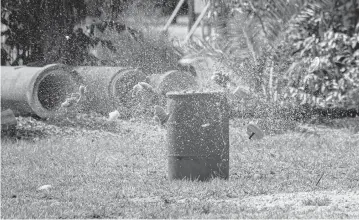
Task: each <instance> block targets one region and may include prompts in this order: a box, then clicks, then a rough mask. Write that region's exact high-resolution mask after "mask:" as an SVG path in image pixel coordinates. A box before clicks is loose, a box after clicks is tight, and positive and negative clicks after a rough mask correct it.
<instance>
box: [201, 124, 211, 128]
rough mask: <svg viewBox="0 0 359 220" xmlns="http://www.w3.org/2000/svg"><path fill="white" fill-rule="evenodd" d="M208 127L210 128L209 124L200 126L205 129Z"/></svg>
mask: <svg viewBox="0 0 359 220" xmlns="http://www.w3.org/2000/svg"><path fill="white" fill-rule="evenodd" d="M208 126H210V124H209V123H207V124H203V125H201V127H202V128H206V127H208Z"/></svg>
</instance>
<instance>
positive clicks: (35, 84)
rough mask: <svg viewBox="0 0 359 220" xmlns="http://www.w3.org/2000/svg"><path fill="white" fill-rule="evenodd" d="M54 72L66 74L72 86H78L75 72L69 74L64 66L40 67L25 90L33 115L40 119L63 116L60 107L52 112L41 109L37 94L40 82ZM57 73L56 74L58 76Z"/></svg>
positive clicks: (68, 70) (41, 105)
mask: <svg viewBox="0 0 359 220" xmlns="http://www.w3.org/2000/svg"><path fill="white" fill-rule="evenodd" d="M54 70H58V71H59V72H61V73H62V74H68V76H67V77H68V78H69V79H72V80H73V82H74V84H78V82H77V79H76V78H75V77H76V75H77V74H76V73H75V72H71V69H70V67H68V66H66V65H64V64H49V65H46V66H44V67H40V68H39V70H38V71H37V73H36V74H35V77H33V78H32V79H31V81H30V83H29V88H28V90H27V91H28V92H27V93H26V96H27V99H28V103H29V105H30V107H31V109H32V110H33V111H34V113H35V114H36V115H37V116H39V117H41V118H50V117H55V116H60V115H63V114H65V113H64V112H61V111H59V109H60V105H58V106H56V107H55V108H54V110H48V109H46V108H45V107H43V104H42V103H41V101H40V100H39V92H38V89H39V86H40V84H41V82H42V81H43V80H44V79H45V78H46V77H48V76H49V75H51V74H52V71H54ZM59 72H57V74H59ZM65 77H66V76H65ZM73 86H75V85H73ZM76 86H77V85H76ZM63 101H65V100H63ZM60 103H61V102H60Z"/></svg>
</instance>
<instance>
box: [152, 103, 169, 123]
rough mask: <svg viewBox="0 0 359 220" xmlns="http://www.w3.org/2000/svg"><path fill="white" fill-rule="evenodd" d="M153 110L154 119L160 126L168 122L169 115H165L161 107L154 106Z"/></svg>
mask: <svg viewBox="0 0 359 220" xmlns="http://www.w3.org/2000/svg"><path fill="white" fill-rule="evenodd" d="M154 109H155V112H154V114H155V116H154V119H155V120H156V121H158V122H159V123H160V124H161V125H164V123H166V122H167V120H168V117H169V114H167V113H166V111H165V110H164V109H163V108H162V107H161V106H158V105H155V107H154Z"/></svg>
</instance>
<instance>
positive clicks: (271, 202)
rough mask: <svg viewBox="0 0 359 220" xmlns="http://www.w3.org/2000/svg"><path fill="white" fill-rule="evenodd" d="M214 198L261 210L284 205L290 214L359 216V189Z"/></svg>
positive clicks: (300, 216) (315, 216) (266, 210)
mask: <svg viewBox="0 0 359 220" xmlns="http://www.w3.org/2000/svg"><path fill="white" fill-rule="evenodd" d="M212 202H214V203H232V204H236V206H238V207H240V208H244V209H245V208H247V209H250V208H255V209H256V210H257V211H258V212H261V211H265V212H268V211H270V210H277V209H278V208H280V209H282V210H284V209H285V210H287V211H286V212H287V214H288V215H289V217H290V218H317V217H324V218H331V217H338V216H341V217H347V218H359V191H350V192H348V191H347V192H345V191H340V192H339V191H319V192H298V193H281V194H273V195H264V196H254V197H247V198H243V199H240V198H231V199H224V200H214V201H212Z"/></svg>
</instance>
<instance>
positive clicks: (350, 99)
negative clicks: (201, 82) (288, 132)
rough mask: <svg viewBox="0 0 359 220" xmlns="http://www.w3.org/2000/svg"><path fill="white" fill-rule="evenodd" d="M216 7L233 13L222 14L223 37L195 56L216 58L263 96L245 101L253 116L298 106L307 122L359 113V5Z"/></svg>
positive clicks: (228, 4)
mask: <svg viewBox="0 0 359 220" xmlns="http://www.w3.org/2000/svg"><path fill="white" fill-rule="evenodd" d="M213 2H214V5H216V4H219V5H220V7H227V8H229V9H230V10H229V13H227V14H225V15H223V16H220V13H217V15H218V14H219V15H218V16H217V23H219V24H221V25H220V26H217V27H216V32H217V35H214V39H207V41H206V43H203V42H201V43H200V44H198V45H200V46H202V47H200V48H198V47H192V48H195V49H196V50H193V51H194V52H193V51H192V52H191V55H189V56H187V58H188V57H191V56H192V57H191V58H192V59H193V60H194V62H195V61H196V57H197V60H198V57H199V58H201V57H211V58H212V59H215V60H217V61H218V62H219V63H221V64H222V66H225V69H230V71H228V72H227V74H229V75H230V77H229V78H230V80H231V81H234V82H235V83H237V84H242V85H243V84H244V85H246V86H248V87H250V90H251V92H252V93H255V94H256V95H255V96H254V97H253V99H252V100H246V103H243V102H242V103H241V105H247V107H246V108H249V110H248V111H252V110H253V111H254V109H256V108H258V107H260V106H262V107H260V108H262V109H267V108H272V110H270V111H271V112H280V110H279V109H282V108H287V107H284V106H291V108H294V109H293V111H292V110H291V111H290V112H296V113H294V115H293V117H294V118H301V117H302V116H303V115H305V114H306V115H311V114H315V113H317V114H320V115H330V114H331V113H329V112H338V111H340V110H344V111H345V110H348V109H353V108H356V109H358V104H359V103H358V97H359V89H358V85H359V84H358V67H357V65H358V60H357V59H358V58H357V57H358V55H359V53H358V52H357V49H358V47H359V44H358V43H357V42H358V39H359V38H358V29H359V26H358V24H357V21H358V16H357V11H358V4H357V2H356V1H349V2H347V1H344V0H343V1H330V0H328V1H326V0H322V1H300V0H298V1H297V0H292V1H258V0H254V1H240V2H238V1H221V0H214V1H213ZM212 9H213V7H212ZM214 10H215V9H214ZM333 16H334V17H333ZM223 24H225V25H223ZM308 67H309V68H308ZM216 72H217V70H216V69H213V70H212V73H216ZM233 73H234V74H233ZM234 103H235V102H234ZM238 103H240V102H237V104H238ZM250 103H251V104H250ZM234 105H236V104H234ZM254 106H256V107H254ZM234 108H235V109H236V108H237V107H234ZM328 108H330V109H332V110H330V109H328ZM237 109H239V108H237ZM259 112H263V113H261V114H262V115H263V116H265V115H266V111H259ZM347 113H348V114H347ZM349 113H350V112H346V113H343V114H337V113H335V114H332V115H337V116H338V115H342V116H344V115H345V116H348V115H353V114H351V113H350V114H349ZM252 115H253V114H252ZM354 115H355V114H354Z"/></svg>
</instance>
